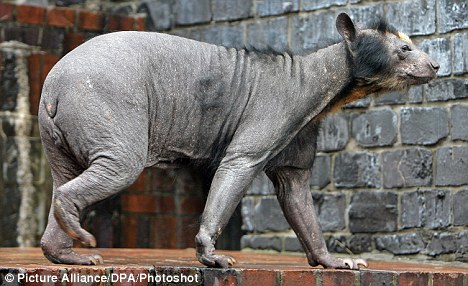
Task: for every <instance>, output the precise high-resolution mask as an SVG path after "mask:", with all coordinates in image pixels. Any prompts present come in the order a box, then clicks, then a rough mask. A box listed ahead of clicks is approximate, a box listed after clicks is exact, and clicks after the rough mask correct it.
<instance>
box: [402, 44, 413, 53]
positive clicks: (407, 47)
mask: <svg viewBox="0 0 468 286" xmlns="http://www.w3.org/2000/svg"><path fill="white" fill-rule="evenodd" d="M401 50H402V51H403V52H411V48H410V46H408V45H403V46H402V47H401Z"/></svg>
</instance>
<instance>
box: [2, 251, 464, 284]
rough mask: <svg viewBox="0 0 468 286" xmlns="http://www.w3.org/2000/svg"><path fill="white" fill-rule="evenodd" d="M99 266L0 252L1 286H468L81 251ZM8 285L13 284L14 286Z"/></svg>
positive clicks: (189, 256)
mask: <svg viewBox="0 0 468 286" xmlns="http://www.w3.org/2000/svg"><path fill="white" fill-rule="evenodd" d="M79 252H81V253H90V252H95V253H99V254H101V255H102V256H103V257H104V260H105V264H103V265H100V266H76V265H57V264H52V263H50V262H49V261H47V260H46V259H45V258H44V257H43V256H42V252H41V250H40V249H38V248H0V284H1V285H148V284H149V285H255V286H261V285H278V286H282V285H316V286H321V285H324V286H325V285H327V286H328V285H340V286H347V285H351V286H352V285H372V286H374V285H395V286H397V285H413V286H416V285H428V286H437V285H441V286H450V285H456V286H468V265H466V267H465V266H464V265H462V264H460V265H457V266H454V267H451V266H450V265H447V264H444V265H437V264H422V263H403V262H380V261H369V268H367V269H363V270H360V271H349V270H333V269H322V268H312V267H310V266H308V264H307V261H306V259H305V257H302V256H292V255H282V254H258V253H250V252H228V251H223V253H228V254H230V255H232V256H234V257H235V258H236V259H237V261H238V264H237V265H235V267H234V268H232V269H211V268H206V267H205V266H203V265H201V264H200V263H199V262H198V261H197V260H196V258H195V251H194V250H193V249H186V250H158V249H93V250H87V249H79ZM10 280H13V281H12V282H11V283H10V282H9V281H10Z"/></svg>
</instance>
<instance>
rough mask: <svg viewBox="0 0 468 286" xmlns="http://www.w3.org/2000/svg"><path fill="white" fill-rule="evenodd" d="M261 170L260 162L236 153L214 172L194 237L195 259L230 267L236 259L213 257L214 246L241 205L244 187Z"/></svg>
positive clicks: (225, 256)
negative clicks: (197, 230) (198, 228)
mask: <svg viewBox="0 0 468 286" xmlns="http://www.w3.org/2000/svg"><path fill="white" fill-rule="evenodd" d="M261 169H262V164H261V162H260V163H259V162H255V161H254V160H253V159H252V158H249V157H244V156H240V155H239V154H236V155H235V156H234V157H231V158H229V157H226V158H224V159H223V161H222V162H221V164H220V166H219V168H218V169H217V171H216V173H215V175H214V178H213V181H212V183H211V187H210V192H209V194H208V199H207V201H206V205H205V210H204V211H203V216H202V221H201V225H200V230H199V232H198V234H197V236H196V237H195V242H196V250H197V258H198V260H199V261H200V262H201V263H203V264H205V265H206V266H210V267H221V268H227V267H231V266H232V265H233V264H234V263H236V260H235V259H234V258H233V257H231V256H228V255H218V254H215V253H214V251H215V247H214V245H215V243H216V240H217V239H218V237H219V235H220V234H221V232H222V231H223V229H224V227H225V226H226V224H227V223H228V221H229V218H230V217H231V216H232V214H233V213H234V210H235V209H236V207H237V205H238V204H239V203H240V201H241V199H242V197H243V196H244V193H245V191H246V189H247V187H248V186H249V185H250V183H251V182H252V180H253V179H254V178H255V176H256V175H257V174H258V172H259V171H260V170H261Z"/></svg>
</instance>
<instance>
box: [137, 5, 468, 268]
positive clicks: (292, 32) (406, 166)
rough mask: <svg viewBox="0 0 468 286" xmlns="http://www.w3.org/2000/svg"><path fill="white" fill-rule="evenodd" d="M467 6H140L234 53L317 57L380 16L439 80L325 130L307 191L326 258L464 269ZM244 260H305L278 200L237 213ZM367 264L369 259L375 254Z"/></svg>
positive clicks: (261, 181) (172, 29)
mask: <svg viewBox="0 0 468 286" xmlns="http://www.w3.org/2000/svg"><path fill="white" fill-rule="evenodd" d="M467 10H468V4H467V3H466V1H454V0H429V1H418V0H406V1H371V2H369V1H360V0H349V1H348V0H334V1H311V0H310V1H309V0H302V1H301V0H290V1H273V0H264V1H254V0H243V1H228V0H212V1H210V0H201V1H175V2H171V1H162V0H156V1H145V2H143V3H142V4H141V5H140V11H146V12H147V13H148V18H147V20H148V23H149V27H152V29H153V30H156V31H164V32H169V33H172V34H176V35H180V36H184V37H189V38H193V39H197V40H201V41H206V42H210V43H214V44H221V45H226V46H230V47H237V48H242V47H249V48H255V49H259V50H264V49H270V50H274V51H278V52H282V51H291V52H294V53H305V52H312V51H315V50H317V49H319V48H323V47H325V46H327V45H329V44H331V43H333V42H335V41H337V40H339V36H338V33H337V32H336V30H335V25H334V22H335V17H336V15H338V14H339V13H340V12H342V11H344V12H348V13H349V14H350V15H351V17H352V18H353V19H354V20H356V21H359V22H363V23H366V22H368V21H372V20H374V19H376V18H378V17H379V16H384V17H386V18H387V19H388V21H389V22H390V23H391V24H393V25H394V26H396V27H397V28H398V29H399V30H401V31H402V32H404V33H406V34H408V35H409V36H411V37H412V39H413V40H414V41H415V43H416V44H417V45H418V46H420V47H421V48H422V49H424V50H425V51H427V52H428V53H430V54H431V55H432V57H434V58H435V59H437V61H439V63H440V64H441V69H440V72H439V75H440V77H439V79H437V80H435V81H433V82H432V83H430V84H428V85H425V86H419V87H415V88H412V89H410V90H409V91H408V92H405V93H398V92H395V93H389V94H384V95H381V96H379V97H369V98H366V99H363V100H360V101H359V102H356V103H353V104H350V105H349V106H347V107H346V108H345V109H343V110H342V111H341V112H338V113H335V114H333V115H331V116H329V117H328V118H326V119H325V120H324V121H323V123H322V129H321V131H320V138H319V140H318V149H319V153H318V156H317V160H316V162H315V165H314V167H313V175H312V178H311V180H310V188H311V192H312V194H313V197H314V198H315V204H316V209H317V212H318V215H319V217H320V221H321V225H322V229H323V231H324V232H325V235H326V240H327V244H328V246H329V248H330V250H331V251H333V252H339V253H354V254H363V255H364V256H366V255H375V253H380V254H388V255H391V256H392V255H397V256H410V257H412V258H415V257H416V258H424V259H426V258H429V259H440V260H448V261H453V260H460V261H467V259H468V258H467V257H468V243H467V242H468V159H467V158H468V144H467V141H468V127H467V126H468V100H467V97H468V81H467V79H468V18H467V17H466V11H467ZM242 217H243V226H242V227H243V229H244V231H245V232H246V234H245V235H244V236H243V237H242V241H241V243H242V247H243V248H244V249H255V250H262V249H263V250H275V251H280V252H284V251H302V249H301V246H300V244H299V242H298V240H297V238H296V237H295V235H294V233H293V232H292V230H291V229H290V227H289V226H288V224H287V223H286V221H285V219H284V217H283V214H282V211H281V209H280V207H279V204H278V202H277V201H276V197H275V195H274V190H273V189H272V186H271V184H270V183H269V182H268V179H266V178H265V177H264V176H263V177H259V178H257V180H256V181H255V182H254V184H253V186H252V188H251V189H250V190H249V192H248V195H247V196H246V197H245V198H244V199H243V201H242ZM371 253H372V254H371Z"/></svg>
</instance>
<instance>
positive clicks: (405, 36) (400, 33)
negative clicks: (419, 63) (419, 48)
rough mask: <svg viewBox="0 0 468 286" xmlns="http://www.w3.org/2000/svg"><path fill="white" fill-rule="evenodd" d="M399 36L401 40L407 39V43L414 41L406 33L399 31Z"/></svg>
mask: <svg viewBox="0 0 468 286" xmlns="http://www.w3.org/2000/svg"><path fill="white" fill-rule="evenodd" d="M398 38H400V39H401V40H403V41H405V42H407V43H410V44H412V43H413V41H411V39H410V38H409V37H408V35H406V34H405V33H402V32H398Z"/></svg>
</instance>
